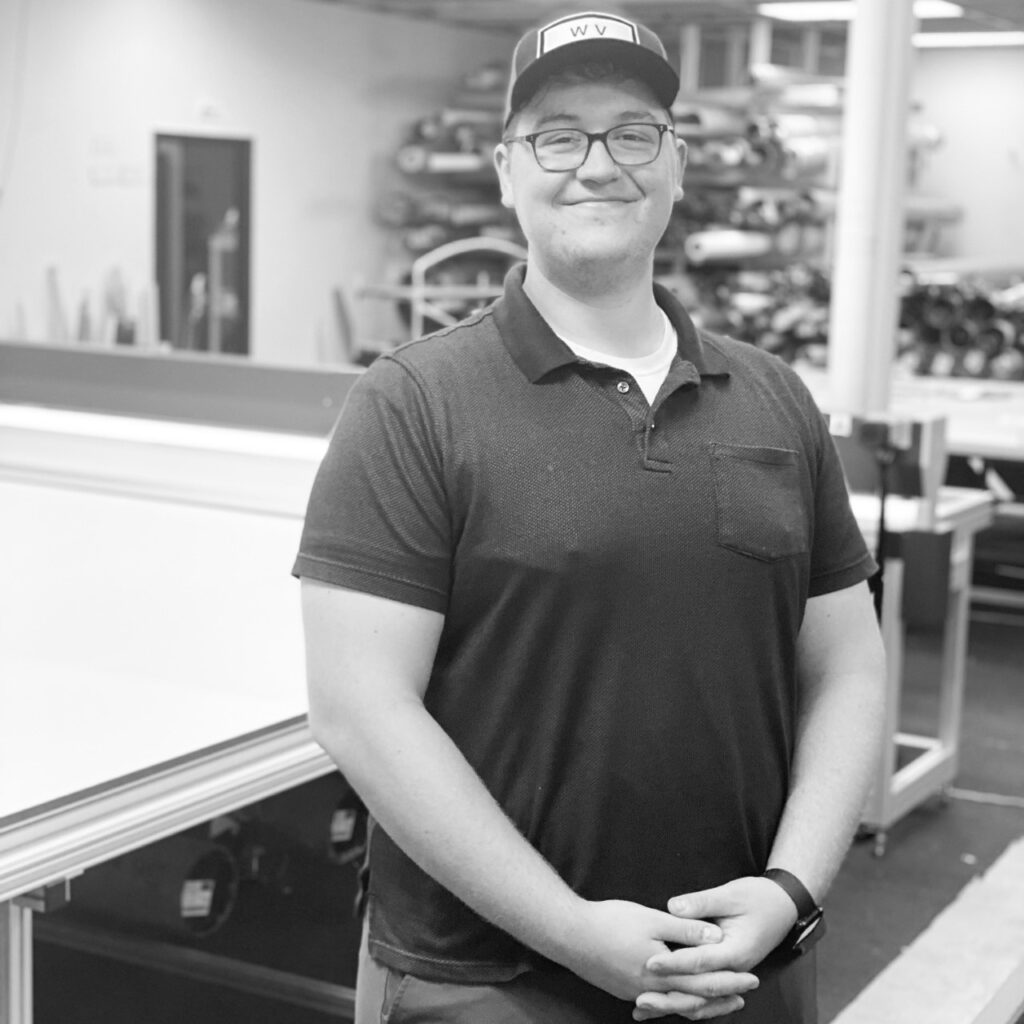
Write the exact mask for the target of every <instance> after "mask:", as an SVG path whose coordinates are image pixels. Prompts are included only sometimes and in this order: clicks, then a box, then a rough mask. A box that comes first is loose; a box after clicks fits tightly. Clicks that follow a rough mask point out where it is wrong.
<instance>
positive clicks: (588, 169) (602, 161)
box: [576, 139, 619, 178]
mask: <svg viewBox="0 0 1024 1024" xmlns="http://www.w3.org/2000/svg"><path fill="white" fill-rule="evenodd" d="M576 173H577V174H578V175H579V176H580V177H582V178H615V177H617V176H618V174H619V165H618V164H617V163H616V162H615V161H614V160H613V159H612V154H611V151H610V150H609V149H608V140H607V139H593V140H592V141H591V143H590V150H589V152H588V153H587V158H586V159H585V160H584V161H583V163H582V164H581V165H580V166H579V167H578V168H577V170H576Z"/></svg>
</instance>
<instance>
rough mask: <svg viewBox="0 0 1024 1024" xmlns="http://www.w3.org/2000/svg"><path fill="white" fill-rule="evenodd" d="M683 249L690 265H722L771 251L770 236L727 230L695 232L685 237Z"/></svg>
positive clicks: (762, 233)
mask: <svg viewBox="0 0 1024 1024" xmlns="http://www.w3.org/2000/svg"><path fill="white" fill-rule="evenodd" d="M683 248H684V250H685V252H686V258H687V259H688V260H689V261H690V262H691V263H724V262H730V261H732V260H739V259H751V258H752V257H755V256H765V255H767V254H768V253H770V252H771V251H772V236H771V235H769V234H765V233H764V232H761V231H735V230H731V229H728V228H722V229H721V230H711V231H696V232H694V233H693V234H691V235H689V236H687V239H686V241H685V243H684V244H683Z"/></svg>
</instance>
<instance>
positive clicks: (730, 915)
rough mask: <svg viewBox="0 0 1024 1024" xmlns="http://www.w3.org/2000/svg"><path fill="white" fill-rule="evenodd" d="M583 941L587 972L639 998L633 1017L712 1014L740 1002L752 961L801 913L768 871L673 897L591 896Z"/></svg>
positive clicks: (582, 970)
mask: <svg viewBox="0 0 1024 1024" xmlns="http://www.w3.org/2000/svg"><path fill="white" fill-rule="evenodd" d="M587 907H588V910H587V916H588V917H589V918H590V920H589V922H588V925H587V927H586V935H585V936H583V937H582V943H581V946H580V947H578V952H579V954H580V962H579V963H578V964H575V965H573V967H574V970H576V973H578V974H579V975H580V976H581V977H583V978H585V979H586V980H587V981H590V982H591V984H595V985H597V986H599V987H600V988H603V989H604V990H605V991H607V992H611V993H612V994H613V995H616V996H618V997H619V998H620V999H628V1000H630V1001H632V1002H633V1003H634V1009H633V1019H634V1020H637V1021H643V1020H653V1019H655V1018H658V1017H666V1016H669V1015H671V1014H678V1015H679V1016H681V1017H684V1018H686V1019H688V1020H710V1019H712V1018H714V1017H722V1016H725V1015H726V1014H729V1013H734V1012H735V1011H737V1010H739V1009H741V1008H742V1007H743V1005H744V998H743V997H744V995H746V994H747V993H749V992H752V991H753V990H754V989H756V988H757V986H758V984H759V981H758V978H757V976H756V975H755V974H753V973H751V969H752V968H753V967H755V966H756V965H757V964H759V963H760V962H761V961H762V960H763V959H764V958H765V957H766V956H767V955H768V954H769V953H770V952H771V951H772V950H773V949H775V947H776V946H778V944H779V943H780V942H781V941H782V940H783V938H785V936H786V934H787V933H788V932H789V930H790V928H791V927H792V926H793V924H794V922H795V921H796V908H795V907H794V906H793V902H792V900H790V898H789V897H788V896H787V895H786V893H785V892H783V891H782V889H780V888H779V886H777V885H776V884H775V883H774V882H772V881H770V880H769V879H766V878H755V877H750V878H739V879H736V880H734V881H731V882H727V883H726V884H725V885H721V886H718V887H716V888H714V889H705V890H702V891H700V892H693V893H687V894H685V895H682V896H676V897H674V898H673V899H671V900H670V901H669V904H668V911H669V912H668V913H663V912H661V911H657V910H652V909H651V908H649V907H644V906H641V905H639V904H636V903H629V902H626V901H620V900H606V901H602V902H594V903H589V904H588V905H587Z"/></svg>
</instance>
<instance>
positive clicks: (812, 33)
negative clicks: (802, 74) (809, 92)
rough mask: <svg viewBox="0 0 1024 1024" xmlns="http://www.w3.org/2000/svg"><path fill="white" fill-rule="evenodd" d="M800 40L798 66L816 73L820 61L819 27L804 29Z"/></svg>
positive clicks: (811, 73) (812, 73)
mask: <svg viewBox="0 0 1024 1024" xmlns="http://www.w3.org/2000/svg"><path fill="white" fill-rule="evenodd" d="M800 42H801V48H800V67H801V68H802V69H803V70H804V71H806V72H807V73H808V74H810V75H816V74H817V73H818V66H819V65H820V63H821V29H817V28H808V29H804V31H803V34H802V35H801V37H800Z"/></svg>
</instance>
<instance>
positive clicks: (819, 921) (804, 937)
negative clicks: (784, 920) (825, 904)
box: [792, 910, 825, 953]
mask: <svg viewBox="0 0 1024 1024" xmlns="http://www.w3.org/2000/svg"><path fill="white" fill-rule="evenodd" d="M824 934H825V915H824V914H823V913H822V911H821V910H815V911H814V912H813V913H811V914H808V915H807V917H804V918H801V919H800V920H799V921H797V923H796V927H795V928H794V929H793V932H792V935H793V949H794V950H795V951H796V952H798V953H803V952H805V951H806V950H808V949H810V948H811V946H813V945H814V943H816V942H817V941H818V940H819V939H820V938H821V937H822V936H823V935H824Z"/></svg>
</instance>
